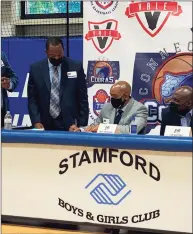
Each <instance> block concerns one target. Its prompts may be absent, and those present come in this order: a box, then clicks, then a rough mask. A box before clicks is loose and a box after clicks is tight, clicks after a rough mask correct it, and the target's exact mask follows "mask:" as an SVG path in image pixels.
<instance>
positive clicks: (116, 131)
mask: <svg viewBox="0 0 193 234" xmlns="http://www.w3.org/2000/svg"><path fill="white" fill-rule="evenodd" d="M120 133H121V132H120V129H119V127H118V126H117V127H116V130H115V134H120Z"/></svg>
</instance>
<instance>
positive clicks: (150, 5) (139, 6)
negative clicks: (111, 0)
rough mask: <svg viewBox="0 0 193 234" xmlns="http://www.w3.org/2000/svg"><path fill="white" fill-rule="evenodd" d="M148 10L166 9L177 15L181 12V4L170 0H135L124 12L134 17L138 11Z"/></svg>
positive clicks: (129, 16)
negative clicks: (142, 0)
mask: <svg viewBox="0 0 193 234" xmlns="http://www.w3.org/2000/svg"><path fill="white" fill-rule="evenodd" d="M148 11H167V12H171V13H172V15H174V16H178V15H179V14H181V13H182V9H181V6H180V5H179V4H178V3H177V2H170V1H152V2H137V3H131V4H130V5H129V6H128V7H127V9H126V12H125V14H126V15H127V16H128V18H131V17H134V16H135V14H137V13H139V12H148Z"/></svg>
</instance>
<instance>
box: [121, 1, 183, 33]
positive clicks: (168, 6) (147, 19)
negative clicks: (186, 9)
mask: <svg viewBox="0 0 193 234" xmlns="http://www.w3.org/2000/svg"><path fill="white" fill-rule="evenodd" d="M181 13H182V9H181V6H180V5H179V4H178V2H176V1H135V2H134V0H133V1H132V3H130V4H129V6H128V7H127V9H126V12H125V14H126V15H127V16H128V18H132V17H136V18H137V20H138V22H139V24H140V25H141V27H142V28H143V30H144V31H145V32H146V33H147V34H149V35H150V36H151V37H155V36H156V35H157V34H158V33H159V32H160V31H161V30H162V28H163V27H164V25H165V24H166V22H167V20H168V19H169V17H170V16H179V14H181Z"/></svg>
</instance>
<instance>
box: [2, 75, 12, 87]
mask: <svg viewBox="0 0 193 234" xmlns="http://www.w3.org/2000/svg"><path fill="white" fill-rule="evenodd" d="M1 87H2V88H4V89H9V88H10V79H9V78H7V77H5V76H3V77H1Z"/></svg>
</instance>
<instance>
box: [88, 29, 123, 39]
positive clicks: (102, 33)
mask: <svg viewBox="0 0 193 234" xmlns="http://www.w3.org/2000/svg"><path fill="white" fill-rule="evenodd" d="M93 37H112V38H113V39H115V40H119V39H120V38H121V35H120V33H119V32H118V31H116V30H106V29H103V30H90V31H89V32H88V33H87V34H86V36H85V39H86V40H90V39H92V38H93Z"/></svg>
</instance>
